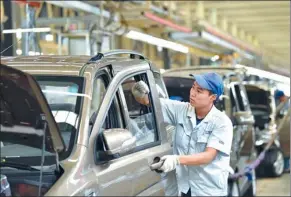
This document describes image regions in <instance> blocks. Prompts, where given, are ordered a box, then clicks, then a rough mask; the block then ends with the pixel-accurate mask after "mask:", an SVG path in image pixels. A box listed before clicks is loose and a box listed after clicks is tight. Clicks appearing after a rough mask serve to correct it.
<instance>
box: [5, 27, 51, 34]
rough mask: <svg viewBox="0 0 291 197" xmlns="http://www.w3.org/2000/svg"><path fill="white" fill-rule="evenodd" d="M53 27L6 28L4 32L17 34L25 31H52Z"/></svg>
mask: <svg viewBox="0 0 291 197" xmlns="http://www.w3.org/2000/svg"><path fill="white" fill-rule="evenodd" d="M50 31H51V28H49V27H41V28H28V29H4V30H3V31H2V32H3V34H15V33H25V32H50Z"/></svg>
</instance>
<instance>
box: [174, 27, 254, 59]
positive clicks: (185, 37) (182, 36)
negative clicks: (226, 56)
mask: <svg viewBox="0 0 291 197" xmlns="http://www.w3.org/2000/svg"><path fill="white" fill-rule="evenodd" d="M171 37H172V38H173V39H175V40H178V41H180V42H182V43H187V44H188V45H191V46H193V47H198V48H200V49H204V50H208V51H211V52H215V51H214V50H213V49H207V47H206V46H204V45H201V44H197V43H195V42H193V41H190V39H195V38H200V39H201V38H202V39H205V40H207V41H209V42H211V43H213V44H216V45H219V46H221V47H224V48H227V49H232V50H234V51H237V52H238V53H239V54H241V55H242V56H244V57H245V58H248V59H254V56H252V55H251V54H248V53H246V52H244V51H243V50H241V49H240V48H238V47H236V46H235V45H233V44H231V43H229V42H227V41H225V40H223V39H221V38H219V37H217V36H214V35H212V34H210V33H208V32H206V31H199V32H192V33H184V32H174V33H171ZM195 45H196V46H195ZM216 52H217V51H216Z"/></svg>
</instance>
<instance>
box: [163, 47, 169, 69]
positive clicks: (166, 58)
mask: <svg viewBox="0 0 291 197" xmlns="http://www.w3.org/2000/svg"><path fill="white" fill-rule="evenodd" d="M163 59H164V69H170V68H171V57H170V54H169V50H168V49H166V48H163Z"/></svg>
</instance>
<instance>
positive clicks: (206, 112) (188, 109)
mask: <svg viewBox="0 0 291 197" xmlns="http://www.w3.org/2000/svg"><path fill="white" fill-rule="evenodd" d="M191 76H192V77H193V86H192V88H191V90H190V97H189V100H190V103H187V102H180V101H175V100H170V99H164V98H160V101H161V106H162V111H163V116H164V121H165V122H166V123H169V124H172V125H174V126H175V127H176V130H175V133H174V135H175V136H174V142H173V155H166V156H163V157H162V158H161V160H162V161H163V165H162V166H161V167H160V168H159V170H161V171H163V172H164V173H168V172H172V171H173V170H176V177H177V184H178V191H179V194H181V196H226V195H227V189H228V188H227V186H228V175H229V172H230V171H231V170H230V169H231V168H230V150H231V144H232V138H233V125H232V122H231V120H230V119H229V118H228V116H227V115H226V114H225V113H223V112H221V111H219V110H218V109H217V108H216V107H215V106H214V104H215V102H216V101H218V99H219V97H220V96H221V95H222V94H223V90H224V87H223V81H222V78H221V77H220V76H219V75H218V74H216V73H206V74H202V75H191ZM138 83H139V82H138ZM139 85H140V86H141V87H139V88H142V86H143V85H144V83H140V84H139ZM145 88H146V87H145Z"/></svg>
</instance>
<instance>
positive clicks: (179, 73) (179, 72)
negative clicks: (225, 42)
mask: <svg viewBox="0 0 291 197" xmlns="http://www.w3.org/2000/svg"><path fill="white" fill-rule="evenodd" d="M245 71H246V70H245V68H243V67H240V66H188V67H183V68H174V69H169V70H166V71H165V72H164V73H163V75H164V76H165V77H184V78H191V76H189V74H201V73H205V72H216V73H218V74H221V75H223V76H227V75H230V74H235V73H243V72H245Z"/></svg>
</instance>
